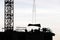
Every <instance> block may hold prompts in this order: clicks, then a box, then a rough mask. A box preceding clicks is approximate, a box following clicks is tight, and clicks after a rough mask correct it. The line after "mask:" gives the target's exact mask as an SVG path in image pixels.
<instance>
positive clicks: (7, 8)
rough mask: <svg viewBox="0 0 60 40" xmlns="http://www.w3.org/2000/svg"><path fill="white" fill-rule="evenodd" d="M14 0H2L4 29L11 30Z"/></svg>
mask: <svg viewBox="0 0 60 40" xmlns="http://www.w3.org/2000/svg"><path fill="white" fill-rule="evenodd" d="M13 27H14V0H4V30H5V31H6V30H13Z"/></svg>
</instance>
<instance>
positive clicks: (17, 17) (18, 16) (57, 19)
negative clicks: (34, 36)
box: [0, 0, 60, 40]
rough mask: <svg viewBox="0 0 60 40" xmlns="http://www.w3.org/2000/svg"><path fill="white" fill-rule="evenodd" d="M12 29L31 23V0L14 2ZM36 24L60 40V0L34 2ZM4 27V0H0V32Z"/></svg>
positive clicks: (37, 0) (15, 0) (16, 0)
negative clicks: (48, 30)
mask: <svg viewBox="0 0 60 40" xmlns="http://www.w3.org/2000/svg"><path fill="white" fill-rule="evenodd" d="M14 2H15V3H14V27H15V28H16V27H27V25H28V24H29V23H32V8H33V0H14ZM36 23H39V24H41V27H42V28H43V27H46V28H50V29H51V30H52V32H53V33H55V34H56V35H55V36H54V40H60V32H59V31H60V0H36ZM3 27H4V0H0V31H2V28H3Z"/></svg>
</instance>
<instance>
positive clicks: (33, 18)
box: [32, 0, 36, 24]
mask: <svg viewBox="0 0 60 40" xmlns="http://www.w3.org/2000/svg"><path fill="white" fill-rule="evenodd" d="M32 23H34V24H35V23H36V4H35V0H33V9H32Z"/></svg>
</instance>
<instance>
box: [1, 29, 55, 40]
mask: <svg viewBox="0 0 60 40" xmlns="http://www.w3.org/2000/svg"><path fill="white" fill-rule="evenodd" d="M53 36H55V34H54V33H52V32H51V31H50V30H48V29H47V28H42V31H40V28H39V29H35V30H33V29H32V30H31V31H29V32H28V31H27V30H26V29H25V32H17V31H13V30H6V31H5V32H0V40H53Z"/></svg>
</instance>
